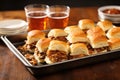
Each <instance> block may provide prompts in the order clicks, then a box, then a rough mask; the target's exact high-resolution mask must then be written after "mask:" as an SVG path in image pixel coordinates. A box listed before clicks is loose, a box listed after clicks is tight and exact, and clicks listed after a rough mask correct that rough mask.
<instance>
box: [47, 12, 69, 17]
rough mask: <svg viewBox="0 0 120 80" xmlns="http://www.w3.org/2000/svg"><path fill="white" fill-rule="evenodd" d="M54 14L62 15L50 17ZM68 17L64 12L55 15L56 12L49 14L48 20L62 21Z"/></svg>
mask: <svg viewBox="0 0 120 80" xmlns="http://www.w3.org/2000/svg"><path fill="white" fill-rule="evenodd" d="M56 14H59V15H62V16H60V17H59V16H52V15H56ZM68 16H69V15H68V13H66V12H58V13H56V12H51V13H49V15H48V17H49V18H52V19H63V18H66V17H68Z"/></svg>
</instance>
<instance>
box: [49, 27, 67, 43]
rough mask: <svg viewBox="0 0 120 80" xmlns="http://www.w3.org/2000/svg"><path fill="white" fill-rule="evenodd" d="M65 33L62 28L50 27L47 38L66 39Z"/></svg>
mask: <svg viewBox="0 0 120 80" xmlns="http://www.w3.org/2000/svg"><path fill="white" fill-rule="evenodd" d="M66 36H67V33H66V32H65V31H64V30H63V29H52V30H50V32H49V33H48V38H51V39H53V40H60V41H65V42H66V41H67V40H66Z"/></svg>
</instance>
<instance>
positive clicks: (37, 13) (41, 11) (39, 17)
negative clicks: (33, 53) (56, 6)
mask: <svg viewBox="0 0 120 80" xmlns="http://www.w3.org/2000/svg"><path fill="white" fill-rule="evenodd" d="M24 9H25V13H26V18H27V22H28V31H31V30H45V29H47V20H48V17H47V15H48V9H49V6H48V5H46V4H29V5H26V6H25V7H24Z"/></svg>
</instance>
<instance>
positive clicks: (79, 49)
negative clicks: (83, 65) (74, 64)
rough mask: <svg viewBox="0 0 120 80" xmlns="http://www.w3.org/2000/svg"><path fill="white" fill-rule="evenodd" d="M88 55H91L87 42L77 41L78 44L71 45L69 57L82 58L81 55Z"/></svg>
mask: <svg viewBox="0 0 120 80" xmlns="http://www.w3.org/2000/svg"><path fill="white" fill-rule="evenodd" d="M88 55H89V51H88V48H87V46H86V44H84V43H76V44H71V45H70V58H69V59H73V58H81V57H84V56H88Z"/></svg>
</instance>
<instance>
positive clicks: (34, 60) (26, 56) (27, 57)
mask: <svg viewBox="0 0 120 80" xmlns="http://www.w3.org/2000/svg"><path fill="white" fill-rule="evenodd" d="M24 56H25V58H26V59H27V60H28V61H29V62H30V63H31V64H33V65H37V61H36V59H35V58H34V56H33V55H32V54H29V53H27V54H25V55H24Z"/></svg>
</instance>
